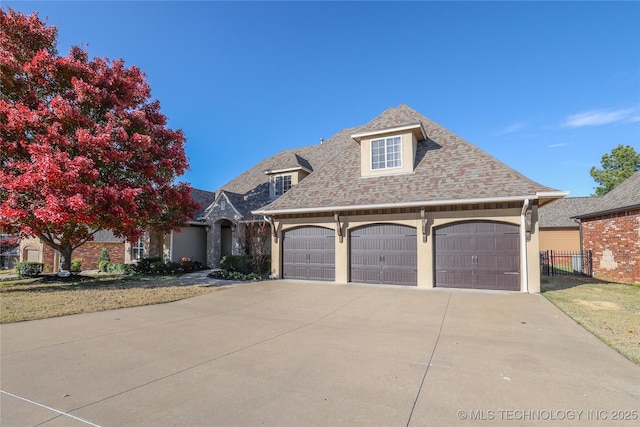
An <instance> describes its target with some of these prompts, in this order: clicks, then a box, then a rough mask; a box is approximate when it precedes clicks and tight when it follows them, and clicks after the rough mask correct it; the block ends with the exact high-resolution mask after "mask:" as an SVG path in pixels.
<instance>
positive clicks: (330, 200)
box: [263, 105, 560, 212]
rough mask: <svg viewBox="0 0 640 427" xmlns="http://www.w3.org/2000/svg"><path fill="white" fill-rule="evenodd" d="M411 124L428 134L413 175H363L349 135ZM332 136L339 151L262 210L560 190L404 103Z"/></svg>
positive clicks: (467, 197)
mask: <svg viewBox="0 0 640 427" xmlns="http://www.w3.org/2000/svg"><path fill="white" fill-rule="evenodd" d="M415 123H420V124H422V126H423V128H424V129H425V131H426V133H427V136H428V138H427V140H425V141H421V142H419V143H418V147H417V153H416V167H415V171H414V172H413V173H409V174H401V175H386V176H375V177H361V175H360V145H359V144H358V143H356V142H355V141H353V139H351V138H350V135H351V134H353V133H355V132H365V131H372V130H383V129H388V128H391V127H398V126H403V125H408V124H415ZM334 138H339V139H340V140H341V141H343V143H342V145H344V147H345V148H344V149H343V151H342V152H340V154H339V155H338V156H336V157H335V158H334V159H333V160H332V161H331V162H327V163H326V164H324V165H322V166H321V167H319V168H316V169H315V171H314V173H313V174H311V175H310V176H308V177H307V178H305V179H304V180H303V181H302V182H300V183H299V184H298V185H297V186H296V187H294V188H292V189H291V190H290V191H288V192H287V193H286V194H284V195H283V196H281V197H280V198H279V199H277V200H276V201H274V202H273V203H271V204H270V205H268V206H266V207H265V208H264V210H263V211H268V212H277V211H287V210H296V211H298V210H299V211H303V210H305V209H310V210H313V209H318V208H323V209H324V208H331V207H341V208H342V207H349V206H357V207H359V206H367V205H390V204H403V203H404V204H406V203H412V202H415V203H419V202H424V201H455V200H469V199H494V198H498V197H523V196H527V195H535V194H536V193H539V192H541V193H544V192H551V193H554V192H558V190H555V189H552V188H550V187H547V186H544V185H541V184H539V183H537V182H535V181H532V180H531V179H529V178H527V177H525V176H524V175H522V174H520V173H519V172H517V171H515V170H514V169H512V168H510V167H508V166H507V165H505V164H504V163H502V162H500V161H499V160H497V159H496V158H494V157H492V156H491V155H489V154H487V153H486V152H484V151H483V150H481V149H480V148H478V147H476V146H474V145H473V144H471V143H469V142H467V141H465V140H463V139H462V138H460V137H458V136H457V135H455V134H453V133H452V132H450V131H449V130H447V129H445V128H443V127H442V126H440V125H438V124H437V123H435V122H433V121H431V120H430V119H428V118H426V117H425V116H423V115H421V114H420V113H418V112H416V111H415V110H413V109H411V108H409V107H407V106H406V105H400V106H398V107H397V108H390V109H388V110H386V111H385V112H383V113H382V114H381V115H380V116H378V117H376V118H375V119H373V120H372V121H371V122H369V123H368V124H366V125H364V126H362V127H360V128H354V129H352V130H350V131H349V132H344V131H343V132H341V133H339V134H338V135H336V137H334ZM555 197H556V198H557V197H560V196H555Z"/></svg>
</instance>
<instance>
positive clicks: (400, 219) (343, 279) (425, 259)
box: [271, 207, 540, 293]
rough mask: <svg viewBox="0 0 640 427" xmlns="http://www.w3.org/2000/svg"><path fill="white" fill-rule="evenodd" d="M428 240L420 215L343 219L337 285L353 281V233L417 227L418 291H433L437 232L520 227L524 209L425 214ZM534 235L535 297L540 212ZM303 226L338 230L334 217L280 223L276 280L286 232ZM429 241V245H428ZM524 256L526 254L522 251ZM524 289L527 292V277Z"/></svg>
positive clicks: (530, 249) (531, 286)
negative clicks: (481, 225)
mask: <svg viewBox="0 0 640 427" xmlns="http://www.w3.org/2000/svg"><path fill="white" fill-rule="evenodd" d="M425 219H426V228H425V231H426V239H425V238H424V237H423V233H422V219H421V218H420V214H419V213H415V212H413V213H402V214H386V215H385V214H375V215H340V225H341V228H342V235H343V238H342V242H340V237H339V236H338V233H336V237H335V239H336V240H335V268H336V275H335V277H336V279H335V281H336V282H337V283H347V282H348V280H349V230H351V229H353V228H357V227H360V226H363V225H366V224H372V223H378V224H380V223H394V224H401V225H407V226H410V227H414V228H416V230H417V237H416V238H417V252H418V253H417V256H418V272H417V273H418V287H421V288H433V286H434V267H433V229H434V227H438V226H441V225H445V224H449V223H453V222H458V221H472V220H490V221H501V222H507V223H512V224H516V225H518V226H519V225H520V209H519V208H513V209H488V210H468V211H465V210H459V211H451V212H446V211H445V212H430V213H426V214H425ZM532 221H533V233H531V238H530V239H529V241H527V243H526V253H527V257H526V259H527V260H528V262H527V271H528V274H527V277H526V278H527V281H528V290H529V292H532V293H537V292H540V266H539V255H538V254H539V245H538V228H537V208H536V207H534V212H533V215H532ZM303 225H314V226H321V227H326V228H330V229H332V230H337V224H336V222H335V220H334V218H333V217H319V218H295V219H281V220H276V230H277V237H272V250H271V269H272V271H271V272H272V274H273V275H274V276H275V277H281V275H282V271H281V256H282V248H281V243H282V235H283V232H284V231H286V230H288V229H292V228H295V227H299V226H303ZM425 240H426V241H425ZM521 253H522V251H521ZM521 282H522V286H521V289H522V290H524V277H523V279H522V281H521Z"/></svg>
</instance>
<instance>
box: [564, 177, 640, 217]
mask: <svg viewBox="0 0 640 427" xmlns="http://www.w3.org/2000/svg"><path fill="white" fill-rule="evenodd" d="M638 207H640V171H637V172H635V173H634V174H633V175H631V176H630V177H629V178H627V179H626V180H624V182H622V183H621V184H620V185H618V186H617V187H616V188H614V189H613V190H611V191H609V192H608V193H607V194H605V195H604V196H602V197H599V198H598V203H597V204H596V205H594V206H592V207H591V208H590V209H588V210H585V211H583V212H582V213H580V214H579V215H576V217H577V218H585V217H589V216H595V215H599V214H603V213H607V212H615V211H620V210H626V209H630V208H638Z"/></svg>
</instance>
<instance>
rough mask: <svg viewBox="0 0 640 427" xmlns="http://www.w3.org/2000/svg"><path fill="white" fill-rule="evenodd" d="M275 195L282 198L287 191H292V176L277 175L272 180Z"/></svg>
mask: <svg viewBox="0 0 640 427" xmlns="http://www.w3.org/2000/svg"><path fill="white" fill-rule="evenodd" d="M272 184H273V195H274V196H275V197H279V196H282V195H283V194H284V193H286V192H287V191H289V190H291V174H287V175H276V176H274V177H273V178H272Z"/></svg>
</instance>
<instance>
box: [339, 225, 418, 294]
mask: <svg viewBox="0 0 640 427" xmlns="http://www.w3.org/2000/svg"><path fill="white" fill-rule="evenodd" d="M349 242H350V251H349V253H350V255H349V258H350V271H351V281H352V282H361V283H381V284H389V285H408V286H416V285H417V284H418V277H417V265H418V263H417V261H418V252H417V243H416V229H415V228H413V227H408V226H405V225H398V224H372V225H367V226H364V227H360V228H356V229H354V230H352V231H351V233H350V239H349Z"/></svg>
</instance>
